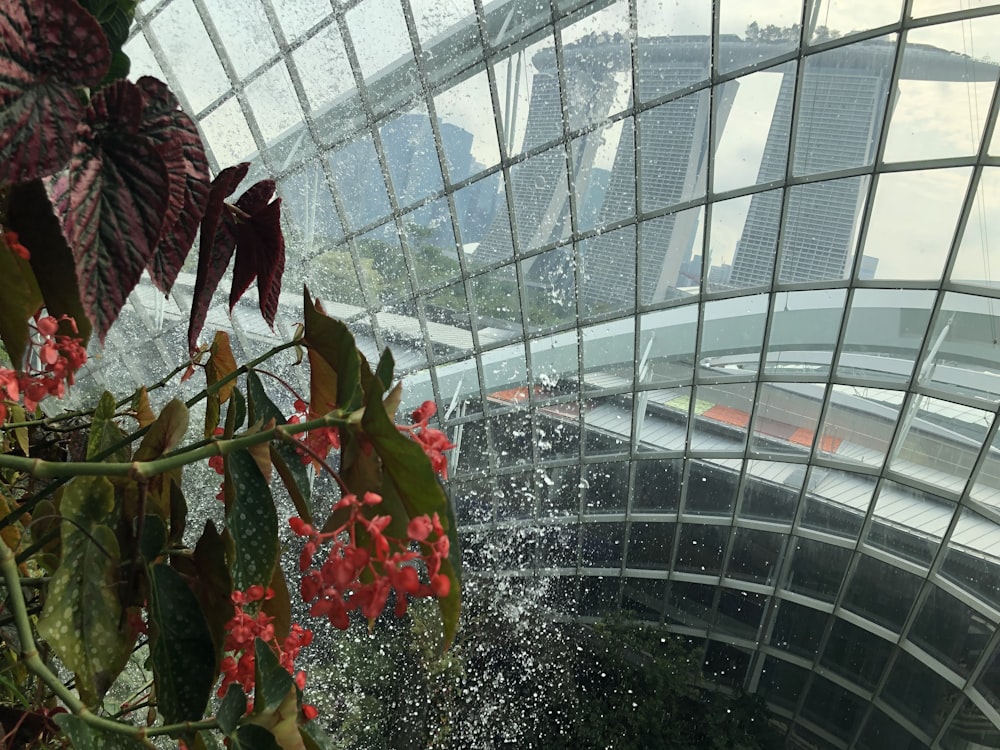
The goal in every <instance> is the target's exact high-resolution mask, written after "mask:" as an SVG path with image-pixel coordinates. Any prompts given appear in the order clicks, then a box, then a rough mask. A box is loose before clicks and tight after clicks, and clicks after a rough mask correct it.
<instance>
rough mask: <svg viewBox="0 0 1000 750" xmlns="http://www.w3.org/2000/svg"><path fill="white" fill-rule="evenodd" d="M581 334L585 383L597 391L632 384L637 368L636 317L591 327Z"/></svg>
mask: <svg viewBox="0 0 1000 750" xmlns="http://www.w3.org/2000/svg"><path fill="white" fill-rule="evenodd" d="M580 333H581V334H582V338H583V372H584V383H585V385H587V386H588V387H589V388H592V389H595V390H601V389H622V388H626V387H630V386H631V385H632V374H633V372H634V370H635V363H634V360H635V357H634V351H635V322H634V320H632V319H626V320H616V321H614V322H612V323H601V324H599V325H596V326H588V327H587V328H582V329H580Z"/></svg>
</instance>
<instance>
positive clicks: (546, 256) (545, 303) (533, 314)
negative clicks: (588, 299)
mask: <svg viewBox="0 0 1000 750" xmlns="http://www.w3.org/2000/svg"><path fill="white" fill-rule="evenodd" d="M521 269H522V275H523V277H524V279H525V285H524V302H525V305H526V310H525V318H526V320H525V323H526V326H527V329H528V330H529V331H530V330H540V329H546V328H553V327H556V326H565V325H568V324H571V323H574V322H576V270H575V269H576V259H575V257H574V255H573V246H572V245H567V246H565V247H557V248H555V249H553V250H548V251H547V252H544V253H541V254H540V255H535V256H533V257H532V258H530V259H528V260H525V261H521Z"/></svg>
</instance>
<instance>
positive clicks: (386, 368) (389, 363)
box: [375, 347, 396, 389]
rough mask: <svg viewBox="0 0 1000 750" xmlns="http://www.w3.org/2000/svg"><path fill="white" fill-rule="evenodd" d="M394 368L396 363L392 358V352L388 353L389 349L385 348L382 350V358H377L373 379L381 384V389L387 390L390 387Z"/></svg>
mask: <svg viewBox="0 0 1000 750" xmlns="http://www.w3.org/2000/svg"><path fill="white" fill-rule="evenodd" d="M395 367H396V362H395V361H394V360H393V358H392V352H390V351H389V347H386V348H385V349H383V350H382V356H381V357H379V360H378V367H376V368H375V377H377V378H378V379H379V382H381V383H382V388H383V389H388V388H389V386H391V385H392V371H393V370H394V369H395Z"/></svg>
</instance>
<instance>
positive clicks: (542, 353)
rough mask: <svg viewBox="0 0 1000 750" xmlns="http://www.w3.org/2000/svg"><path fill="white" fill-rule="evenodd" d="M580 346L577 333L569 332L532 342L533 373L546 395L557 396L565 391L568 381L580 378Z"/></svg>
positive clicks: (536, 382) (535, 380) (536, 383)
mask: <svg viewBox="0 0 1000 750" xmlns="http://www.w3.org/2000/svg"><path fill="white" fill-rule="evenodd" d="M579 349H580V347H579V344H578V343H577V332H576V331H567V332H565V333H556V334H553V335H551V336H544V337H542V338H537V339H532V340H531V372H532V376H533V378H534V382H535V385H536V387H537V386H541V388H542V389H544V391H543V392H544V393H545V394H551V395H555V394H558V393H561V392H562V391H564V390H565V386H566V384H565V383H564V382H563V381H564V380H566V379H571V380H573V381H576V380H577V379H578V378H579V374H578V369H579V363H578V362H577V359H578V357H579Z"/></svg>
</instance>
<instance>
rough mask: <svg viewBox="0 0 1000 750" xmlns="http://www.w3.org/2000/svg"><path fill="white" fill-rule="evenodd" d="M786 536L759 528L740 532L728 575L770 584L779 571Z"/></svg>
mask: <svg viewBox="0 0 1000 750" xmlns="http://www.w3.org/2000/svg"><path fill="white" fill-rule="evenodd" d="M785 538H786V537H785V535H784V534H775V533H773V532H770V531H757V530H756V529H737V530H736V536H735V537H734V539H733V547H732V552H731V553H730V555H729V565H728V566H727V567H726V576H727V577H729V578H736V579H738V580H743V581H751V582H753V583H761V584H764V585H770V584H772V583H773V582H774V576H775V574H776V573H777V570H778V567H777V566H778V560H779V559H780V558H781V551H782V548H783V547H784V545H785Z"/></svg>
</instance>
